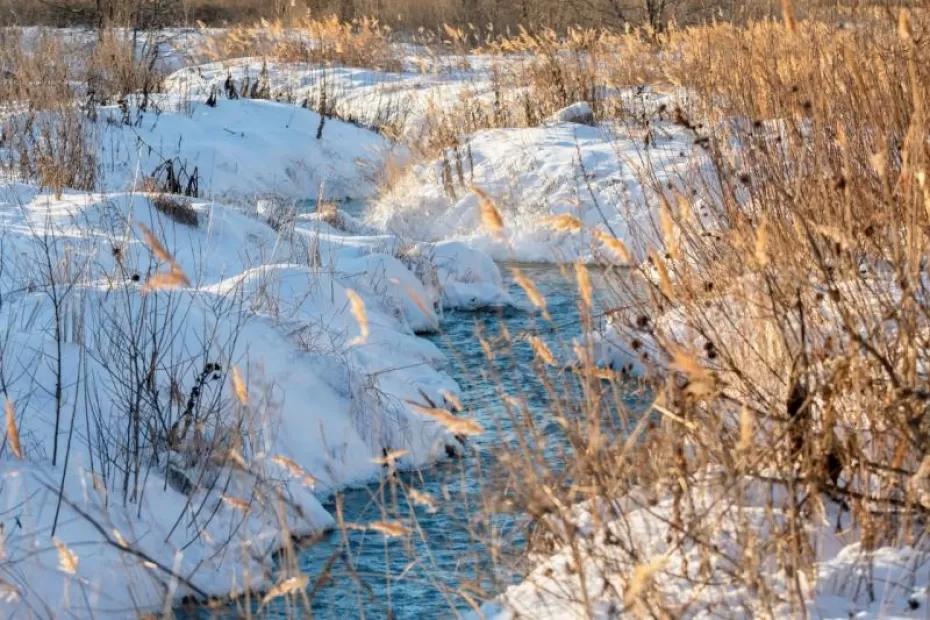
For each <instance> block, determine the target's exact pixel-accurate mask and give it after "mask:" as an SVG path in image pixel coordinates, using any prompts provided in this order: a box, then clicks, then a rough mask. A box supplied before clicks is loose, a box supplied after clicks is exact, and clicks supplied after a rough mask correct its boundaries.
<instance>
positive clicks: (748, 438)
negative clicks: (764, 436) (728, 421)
mask: <svg viewBox="0 0 930 620" xmlns="http://www.w3.org/2000/svg"><path fill="white" fill-rule="evenodd" d="M754 428H755V420H754V419H753V417H752V412H751V411H749V407H747V406H746V405H743V407H742V409H740V412H739V446H738V449H739V451H740V452H748V451H749V449H750V448H751V447H752V434H753V429H754Z"/></svg>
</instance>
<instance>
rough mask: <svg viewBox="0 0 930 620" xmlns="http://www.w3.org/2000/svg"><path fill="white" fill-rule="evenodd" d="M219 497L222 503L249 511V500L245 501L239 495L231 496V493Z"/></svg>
mask: <svg viewBox="0 0 930 620" xmlns="http://www.w3.org/2000/svg"><path fill="white" fill-rule="evenodd" d="M221 499H222V500H223V503H224V504H226V505H227V506H230V507H231V508H235V509H236V510H241V511H242V512H248V511H249V508H250V506H249V502H247V501H245V500H244V499H242V498H241V497H233V496H232V495H223V496H222V497H221Z"/></svg>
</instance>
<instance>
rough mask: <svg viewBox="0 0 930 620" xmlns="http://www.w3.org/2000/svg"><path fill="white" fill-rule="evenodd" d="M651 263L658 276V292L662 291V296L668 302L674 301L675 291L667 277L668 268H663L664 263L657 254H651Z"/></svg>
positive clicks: (669, 278)
mask: <svg viewBox="0 0 930 620" xmlns="http://www.w3.org/2000/svg"><path fill="white" fill-rule="evenodd" d="M652 263H653V264H654V265H655V267H656V273H658V275H659V290H660V291H662V294H663V295H665V296H666V297H667V298H668V299H669V300H671V301H674V300H675V289H674V288H673V287H672V279H671V277H670V276H669V275H668V267H666V266H665V261H664V260H663V259H662V257H661V256H659V255H658V254H657V253H655V252H653V253H652Z"/></svg>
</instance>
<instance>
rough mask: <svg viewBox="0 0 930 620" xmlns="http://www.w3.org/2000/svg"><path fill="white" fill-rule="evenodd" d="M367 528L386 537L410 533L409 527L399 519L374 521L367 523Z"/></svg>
mask: <svg viewBox="0 0 930 620" xmlns="http://www.w3.org/2000/svg"><path fill="white" fill-rule="evenodd" d="M368 529H370V530H373V531H375V532H378V533H380V534H383V535H384V536H386V537H388V538H399V537H401V536H406V535H407V534H409V533H410V528H408V527H407V526H405V525H404V524H403V523H400V522H399V521H374V522H372V523H369V524H368Z"/></svg>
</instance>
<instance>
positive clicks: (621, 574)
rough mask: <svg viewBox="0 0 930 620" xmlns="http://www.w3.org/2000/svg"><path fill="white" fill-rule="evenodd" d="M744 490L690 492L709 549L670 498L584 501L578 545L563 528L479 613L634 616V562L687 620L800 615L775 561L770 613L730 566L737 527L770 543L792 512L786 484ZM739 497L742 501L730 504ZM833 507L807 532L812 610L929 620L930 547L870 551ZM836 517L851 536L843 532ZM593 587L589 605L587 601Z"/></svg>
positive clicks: (769, 577)
mask: <svg viewBox="0 0 930 620" xmlns="http://www.w3.org/2000/svg"><path fill="white" fill-rule="evenodd" d="M742 490H743V491H744V492H745V493H739V494H737V493H735V492H734V490H733V488H732V485H731V484H729V483H726V482H724V481H722V480H721V481H715V480H713V479H712V477H708V479H707V480H706V482H705V484H704V485H703V486H701V487H699V488H697V489H696V490H694V491H693V492H691V493H690V494H689V506H688V510H690V511H693V512H694V513H696V514H701V515H703V519H702V521H701V523H702V525H701V531H700V536H699V537H698V538H699V539H700V540H701V541H702V543H703V544H702V545H698V544H695V542H694V539H693V538H691V537H688V538H684V539H682V538H681V537H680V535H679V533H678V531H677V530H676V529H675V527H674V525H673V523H674V522H675V520H676V518H678V517H676V512H675V511H676V510H681V509H682V508H681V507H680V506H679V507H676V506H675V501H674V500H673V499H672V498H670V497H658V498H655V497H650V495H649V494H648V493H643V494H642V495H637V494H630V495H628V496H625V497H622V498H618V499H616V500H612V501H608V500H600V501H599V502H598V503H597V506H596V507H594V506H593V505H592V504H591V503H590V502H588V503H585V504H579V505H578V506H575V507H574V508H573V510H572V516H571V521H572V523H574V525H575V526H576V527H577V528H578V529H577V530H575V531H573V533H572V536H573V540H574V541H575V545H574V547H575V548H574V549H572V546H571V545H568V544H567V543H566V542H565V535H564V533H563V535H562V536H561V537H560V538H559V539H558V540H557V541H556V542H555V543H554V545H555V549H554V551H552V552H551V553H543V554H538V555H537V557H536V566H535V568H533V569H532V571H531V572H530V573H529V574H528V575H527V577H526V579H525V580H524V581H522V582H521V583H518V584H516V585H513V586H510V587H509V588H507V589H506V591H505V592H504V593H503V594H502V595H501V596H500V597H498V598H497V599H495V600H493V601H489V602H487V603H485V605H484V606H483V607H482V609H481V614H482V616H481V617H485V618H492V619H495V620H510V619H516V618H539V619H541V620H542V619H548V618H552V619H556V618H559V619H562V618H590V617H594V618H604V619H607V618H615V617H618V616H619V615H625V612H630V613H631V614H633V615H636V612H637V608H636V607H635V606H634V607H632V608H631V607H629V605H635V602H633V603H631V601H630V600H629V599H627V595H628V590H627V587H628V586H629V584H630V583H631V581H632V580H633V573H634V571H635V569H636V568H637V566H643V565H647V564H650V563H653V562H655V565H656V566H657V567H658V569H657V571H656V572H655V573H654V575H653V577H652V580H651V590H650V591H654V592H657V593H658V599H657V600H660V601H661V605H662V608H663V609H665V610H679V611H678V613H680V614H681V616H682V617H689V618H711V617H720V616H721V615H723V616H726V617H758V616H760V615H761V616H770V615H774V617H792V616H795V615H796V614H797V613H798V610H797V608H796V607H795V608H792V607H791V606H790V604H789V603H788V602H787V599H788V595H789V590H790V589H791V588H792V587H793V585H792V581H793V580H792V579H790V578H788V577H787V576H786V575H785V574H784V573H783V572H781V571H779V570H778V569H777V567H776V566H775V563H774V561H773V559H772V557H770V556H767V555H763V556H761V557H760V556H758V555H757V556H756V557H755V560H756V561H758V562H760V563H761V567H760V570H761V571H762V574H764V575H765V584H764V585H765V588H766V589H767V590H768V591H770V592H771V593H772V594H774V595H775V596H776V597H781V599H780V601H781V602H778V601H777V600H776V602H775V604H774V607H772V608H769V607H763V606H762V605H763V603H761V597H760V596H759V593H758V592H755V591H752V590H750V589H749V588H748V587H747V586H746V584H745V582H744V581H743V580H741V578H740V576H739V573H738V572H737V574H734V573H733V571H731V570H729V569H728V568H727V567H728V566H729V565H730V562H735V563H736V565H741V564H742V563H743V558H744V556H745V554H746V553H747V551H751V549H747V548H746V547H745V546H744V542H743V540H742V538H741V537H740V535H739V534H738V532H739V531H745V530H741V528H747V527H748V528H749V529H751V530H753V531H755V532H756V533H757V535H758V536H760V537H761V538H763V539H764V538H765V536H766V532H767V531H770V529H771V523H772V519H774V520H775V521H778V520H780V519H784V518H785V514H786V513H785V512H784V509H783V508H782V507H781V504H782V503H784V502H785V500H786V497H787V495H786V491H785V490H784V489H783V488H781V487H779V486H777V485H771V486H770V485H766V484H763V483H760V482H754V481H751V480H748V479H747V480H744V481H742ZM723 493H726V494H727V497H726V498H724V497H723V496H722V494H723ZM737 496H739V497H742V498H743V499H742V500H741V501H739V502H736V501H734V497H737ZM826 511H827V514H826V515H825V518H824V519H823V521H822V523H820V524H815V525H813V526H811V527H810V528H809V531H808V535H809V537H810V540H811V541H812V545H813V548H814V551H815V554H816V558H817V560H816V563H815V574H813V575H809V576H808V575H803V576H801V579H800V584H801V587H802V588H803V591H804V594H805V598H806V601H805V607H806V609H807V613H808V614H809V615H811V616H812V617H816V618H836V619H839V618H854V617H855V618H877V617H882V618H917V617H925V616H926V613H927V611H926V609H927V605H928V603H930V598H928V585H930V578H928V575H930V553H928V550H927V549H926V548H925V545H922V544H921V545H920V546H911V545H907V544H902V545H900V546H896V547H890V546H886V547H880V548H877V549H874V550H871V551H868V550H865V549H863V548H862V546H861V544H860V543H859V542H857V541H858V538H859V533H858V532H857V531H855V530H851V529H848V527H847V526H848V523H849V520H850V517H849V513H848V511H843V510H841V509H840V508H839V507H838V506H837V505H835V504H829V505H828V506H827V507H826ZM595 512H596V513H597V514H595ZM838 513H839V516H837V515H838ZM838 522H839V523H840V524H841V526H842V528H843V529H836V524H837V523H838ZM557 529H558V528H557ZM769 535H771V534H769ZM704 545H706V547H704ZM704 548H713V549H714V550H715V551H714V553H712V554H710V557H711V558H712V559H711V560H710V565H707V564H705V563H704V562H703V560H702V556H703V555H704V554H703V549H704ZM625 549H634V550H635V552H636V553H638V554H639V558H640V562H639V563H638V564H636V563H633V562H632V561H631V560H630V559H629V558H630V555H629V554H628V553H626V552H625V551H624V550H625ZM759 551H761V549H760V550H759ZM576 554H577V555H576ZM578 558H580V562H581V569H580V570H579V569H578ZM766 566H769V567H770V568H769V569H767V568H766ZM706 569H711V570H713V579H710V580H707V579H706V578H705V577H706V575H705V576H704V577H702V571H703V570H706ZM582 575H583V577H584V579H583V580H582V578H581V576H582ZM585 590H586V591H587V595H588V597H589V600H590V607H586V606H585V605H584V604H583V603H582V592H583V591H585ZM625 599H627V600H625ZM588 609H590V610H591V611H592V613H591V614H589V613H588V611H587V610H588ZM641 609H645V608H641ZM621 612H624V613H621Z"/></svg>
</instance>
